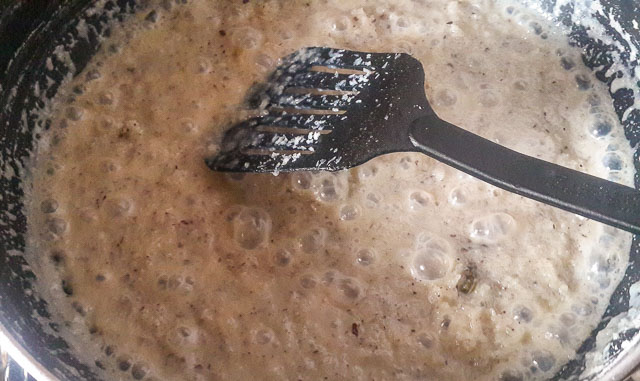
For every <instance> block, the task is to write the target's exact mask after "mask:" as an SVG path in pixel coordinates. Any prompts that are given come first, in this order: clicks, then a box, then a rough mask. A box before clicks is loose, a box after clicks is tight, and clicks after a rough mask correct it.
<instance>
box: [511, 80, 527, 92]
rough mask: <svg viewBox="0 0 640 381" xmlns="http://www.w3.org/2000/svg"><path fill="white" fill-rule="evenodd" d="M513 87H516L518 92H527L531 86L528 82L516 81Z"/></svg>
mask: <svg viewBox="0 0 640 381" xmlns="http://www.w3.org/2000/svg"><path fill="white" fill-rule="evenodd" d="M513 87H514V88H515V89H516V90H520V91H523V90H526V89H527V87H529V84H528V83H527V82H526V81H523V80H517V81H515V82H514V83H513Z"/></svg>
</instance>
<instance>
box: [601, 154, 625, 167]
mask: <svg viewBox="0 0 640 381" xmlns="http://www.w3.org/2000/svg"><path fill="white" fill-rule="evenodd" d="M602 165H604V167H605V168H607V169H608V170H610V171H619V170H621V169H622V159H621V158H620V156H619V155H618V154H617V153H615V152H607V153H606V154H605V155H604V157H603V158H602Z"/></svg>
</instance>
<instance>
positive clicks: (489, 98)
mask: <svg viewBox="0 0 640 381" xmlns="http://www.w3.org/2000/svg"><path fill="white" fill-rule="evenodd" d="M478 101H479V102H480V104H481V105H483V106H484V107H494V106H496V105H497V104H498V103H499V100H498V96H497V95H496V94H495V93H493V92H492V91H483V92H482V94H481V95H480V98H479V99H478Z"/></svg>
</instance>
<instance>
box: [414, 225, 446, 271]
mask: <svg viewBox="0 0 640 381" xmlns="http://www.w3.org/2000/svg"><path fill="white" fill-rule="evenodd" d="M416 246H417V251H416V254H415V255H414V257H413V260H412V262H411V266H410V271H411V274H412V275H413V276H414V277H415V278H417V279H419V280H436V279H440V278H442V277H444V276H445V275H447V273H448V271H449V270H450V267H451V263H450V258H449V255H448V253H449V251H450V248H449V244H448V243H447V242H446V241H444V240H442V239H439V238H433V237H430V236H427V235H421V236H420V237H419V238H418V243H417V245H416Z"/></svg>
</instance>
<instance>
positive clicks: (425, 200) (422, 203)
mask: <svg viewBox="0 0 640 381" xmlns="http://www.w3.org/2000/svg"><path fill="white" fill-rule="evenodd" d="M429 204H433V196H432V195H430V194H429V193H427V192H425V191H415V192H412V193H411V194H410V195H409V209H411V210H413V211H417V210H421V209H422V208H424V207H426V206H428V205H429Z"/></svg>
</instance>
